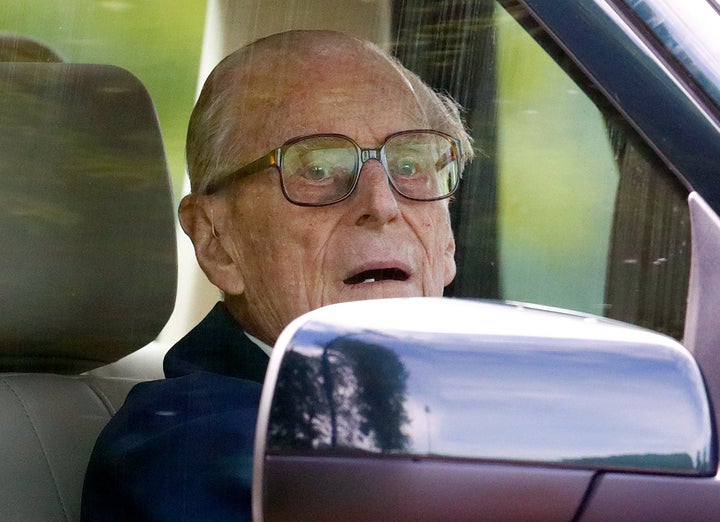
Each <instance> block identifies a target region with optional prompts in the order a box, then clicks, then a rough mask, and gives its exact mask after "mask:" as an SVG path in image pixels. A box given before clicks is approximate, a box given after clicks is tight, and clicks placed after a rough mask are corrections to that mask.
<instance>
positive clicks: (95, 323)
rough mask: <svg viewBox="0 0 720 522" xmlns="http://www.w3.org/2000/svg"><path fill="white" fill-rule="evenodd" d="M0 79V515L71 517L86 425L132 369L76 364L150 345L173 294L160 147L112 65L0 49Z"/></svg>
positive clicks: (149, 109) (126, 81)
mask: <svg viewBox="0 0 720 522" xmlns="http://www.w3.org/2000/svg"><path fill="white" fill-rule="evenodd" d="M0 91H2V93H3V98H4V99H5V100H10V101H11V102H7V103H3V104H2V107H0V122H2V123H1V126H2V129H0V150H2V155H3V161H2V166H0V176H1V177H2V181H3V185H4V190H3V193H2V211H0V213H2V217H1V218H0V236H1V237H3V239H4V241H5V245H7V246H9V245H11V247H10V248H6V249H5V251H4V253H3V256H1V258H0V278H1V279H2V288H3V299H2V304H0V307H1V308H2V310H1V311H0V332H1V333H0V336H1V339H0V346H1V347H2V348H0V350H1V351H0V371H2V374H1V375H0V382H1V383H2V385H1V386H0V410H1V411H2V412H3V422H2V424H1V426H0V447H1V449H0V454H2V455H3V458H2V459H0V462H2V463H1V464H0V469H2V474H3V476H4V477H6V479H5V480H3V485H2V487H0V519H1V520H43V521H48V520H78V519H79V517H80V499H81V492H82V484H83V478H84V474H85V468H86V466H87V463H88V460H89V458H90V453H91V451H92V448H93V445H94V442H95V439H96V438H97V436H98V434H99V433H100V430H101V429H102V428H103V426H104V425H105V424H106V423H107V421H108V420H109V419H110V417H111V416H112V415H113V414H114V413H115V412H116V411H117V409H118V408H119V407H120V406H121V405H122V402H123V400H124V398H125V395H126V394H127V392H128V391H129V389H130V388H131V387H132V386H133V385H134V384H135V383H136V382H138V379H132V378H118V377H103V376H96V375H92V374H88V373H87V372H88V371H89V370H92V369H93V368H97V367H100V366H103V365H105V364H108V363H110V362H113V361H115V360H117V359H119V358H121V357H123V356H124V355H126V354H129V353H131V352H134V351H135V350H137V349H139V348H141V347H143V346H145V345H147V344H148V343H150V342H151V341H152V340H153V339H155V338H156V337H157V335H158V333H159V332H160V330H161V329H162V327H163V326H164V325H165V323H166V322H167V320H168V317H169V316H170V313H171V312H172V309H173V306H174V300H175V293H176V281H177V268H176V264H177V261H176V256H175V222H174V218H173V204H172V192H171V190H170V184H169V179H168V174H167V166H166V162H165V153H164V149H163V146H162V139H161V136H160V130H159V126H158V121H157V116H156V113H155V108H154V106H153V104H152V102H151V100H150V97H149V96H148V94H147V91H146V90H145V88H144V87H143V86H142V85H141V84H140V82H139V81H138V80H137V79H136V78H135V77H134V76H132V75H131V74H130V73H128V72H127V71H125V70H123V69H120V68H117V67H112V66H102V65H98V66H95V65H77V64H63V63H40V64H38V63H3V64H0ZM38 150H42V151H43V154H42V155H38V153H37V151H38ZM48 259H52V260H53V263H48V262H47V260H48Z"/></svg>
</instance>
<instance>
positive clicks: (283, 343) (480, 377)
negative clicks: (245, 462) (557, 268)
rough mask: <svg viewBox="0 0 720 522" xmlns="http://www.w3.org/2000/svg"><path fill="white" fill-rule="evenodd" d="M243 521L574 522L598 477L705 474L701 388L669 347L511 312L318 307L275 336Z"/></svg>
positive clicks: (679, 353)
mask: <svg viewBox="0 0 720 522" xmlns="http://www.w3.org/2000/svg"><path fill="white" fill-rule="evenodd" d="M254 466H255V477H254V484H253V513H254V518H255V519H256V520H263V519H267V520H273V521H275V520H299V519H303V520H305V519H309V520H314V521H321V520H340V519H341V520H388V519H392V520H421V519H445V520H465V519H467V520H472V519H477V517H478V516H479V515H482V516H483V517H486V518H491V519H496V518H502V519H506V518H514V519H528V518H533V519H538V518H541V519H571V518H572V517H573V515H574V513H575V510H576V509H577V507H578V505H579V504H580V502H581V501H582V498H583V495H584V494H585V492H586V491H587V489H588V486H589V484H590V482H591V480H592V478H593V476H594V474H595V473H596V472H597V471H598V470H604V471H623V472H630V473H644V474H647V473H653V474H662V475H669V476H672V475H675V476H683V477H688V476H690V477H703V476H705V477H706V476H713V475H714V474H715V471H716V468H717V455H716V452H715V434H714V431H713V425H712V423H711V413H710V407H709V402H708V398H707V395H706V391H705V387H704V384H703V379H702V376H701V374H700V371H699V370H698V367H697V365H696V364H695V361H694V360H693V358H692V357H691V356H690V354H689V353H688V352H687V351H686V350H685V349H684V348H683V347H682V346H681V345H680V344H678V343H677V342H676V341H674V340H672V339H670V338H668V337H665V336H663V335H660V334H657V333H654V332H651V331H648V330H644V329H641V328H637V327H633V326H629V325H625V324H622V323H618V322H614V321H608V320H605V319H601V318H597V317H590V316H585V315H581V314H575V313H569V312H562V311H558V310H552V309H543V308H538V307H534V308H533V307H530V306H525V305H519V304H512V303H506V304H501V303H490V302H482V301H465V300H459V299H457V300H456V299H439V298H438V299H430V298H412V299H387V300H375V301H364V302H352V303H344V304H338V305H333V306H329V307H326V308H322V309H319V310H316V311H314V312H311V313H309V314H306V315H305V316H303V317H301V318H299V319H297V320H296V321H294V322H293V323H292V324H291V325H290V326H288V328H287V329H286V330H285V331H284V332H283V334H282V335H281V337H280V339H279V340H278V342H277V344H276V346H275V349H274V351H273V354H272V358H271V361H270V367H269V369H268V374H267V377H266V381H265V386H264V388H263V395H262V399H261V403H260V413H259V418H258V424H257V432H256V448H255V461H254Z"/></svg>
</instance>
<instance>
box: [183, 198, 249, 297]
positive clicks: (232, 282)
mask: <svg viewBox="0 0 720 522" xmlns="http://www.w3.org/2000/svg"><path fill="white" fill-rule="evenodd" d="M178 217H179V218H180V226H182V229H183V230H184V231H185V233H186V234H187V235H188V236H189V237H190V240H191V241H192V243H193V246H194V247H195V257H197V260H198V263H199V264H200V268H202V270H203V272H205V275H206V276H207V278H208V279H209V280H210V282H211V283H212V284H214V285H215V286H217V287H218V288H219V289H220V290H222V291H223V292H225V294H228V295H239V294H242V293H243V292H244V291H245V281H244V279H243V277H242V273H241V270H240V265H239V259H237V250H236V248H235V246H234V243H233V240H232V237H230V234H229V231H230V230H231V227H230V226H229V225H230V218H231V215H230V206H229V205H228V203H227V200H226V199H225V198H223V197H222V196H198V195H194V194H190V195H188V196H185V197H184V198H183V199H182V201H180V207H179V208H178Z"/></svg>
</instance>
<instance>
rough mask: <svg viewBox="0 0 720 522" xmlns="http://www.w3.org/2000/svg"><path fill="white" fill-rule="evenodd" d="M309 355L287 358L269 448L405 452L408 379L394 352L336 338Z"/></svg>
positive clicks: (298, 354) (293, 354)
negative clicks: (327, 448)
mask: <svg viewBox="0 0 720 522" xmlns="http://www.w3.org/2000/svg"><path fill="white" fill-rule="evenodd" d="M308 355H310V354H302V353H299V352H295V351H291V352H288V353H287V357H286V363H285V364H283V367H282V370H281V374H280V376H279V378H278V386H277V388H276V391H275V400H274V401H273V409H272V414H271V417H270V418H271V423H270V426H269V432H268V447H269V448H283V447H285V448H288V447H292V448H295V449H310V448H312V449H317V448H322V447H330V448H339V447H344V448H353V449H362V450H366V451H374V452H383V453H387V452H393V451H399V450H403V449H405V447H406V445H407V443H408V436H407V435H406V433H405V431H404V430H405V429H406V426H407V424H408V421H409V419H408V415H407V412H406V411H405V401H406V398H407V397H406V391H407V378H408V373H407V370H406V369H405V367H404V365H403V363H402V361H401V360H400V358H399V357H398V355H397V354H396V353H395V352H393V351H392V350H389V349H387V348H385V347H384V346H382V345H379V344H374V343H371V342H367V341H365V340H364V339H362V338H353V337H338V338H337V339H334V340H333V341H332V342H330V343H329V344H328V345H327V346H324V347H323V348H322V349H321V350H316V351H314V352H312V355H310V356H308Z"/></svg>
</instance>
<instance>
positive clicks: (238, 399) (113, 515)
mask: <svg viewBox="0 0 720 522" xmlns="http://www.w3.org/2000/svg"><path fill="white" fill-rule="evenodd" d="M267 363H268V357H267V355H266V354H265V353H264V352H263V351H262V350H261V349H260V348H259V347H258V346H257V345H255V344H254V343H253V342H252V341H250V339H248V338H247V337H246V336H245V334H244V333H243V331H242V329H241V328H240V326H239V325H238V324H237V323H236V322H235V321H234V319H233V318H232V317H231V316H230V314H229V313H228V312H227V310H225V308H224V306H223V305H222V303H218V304H217V305H216V306H215V308H213V310H212V311H211V312H210V314H208V316H207V317H206V318H205V319H204V320H203V321H202V322H201V323H200V324H199V325H198V326H197V327H195V329H193V330H192V331H191V332H190V333H189V334H188V335H187V336H185V337H184V338H183V339H182V340H181V341H179V342H178V343H177V344H176V345H175V346H174V347H173V348H172V349H171V350H170V351H169V352H168V354H167V355H166V357H165V360H164V371H165V376H166V379H164V380H160V381H152V382H145V383H141V384H138V385H137V386H135V387H134V388H133V389H132V390H131V391H130V393H129V394H128V397H127V399H126V401H125V404H124V405H123V407H122V408H121V409H120V411H118V413H117V415H115V416H114V417H113V418H112V420H111V421H110V422H109V423H108V425H107V426H106V428H105V429H104V430H103V432H102V433H101V435H100V437H99V438H98V440H97V442H96V444H95V448H94V450H93V454H92V457H91V459H90V464H89V466H88V471H87V474H86V476H85V485H84V489H83V505H82V520H83V521H86V522H89V521H119V520H123V521H125V520H128V521H129V520H133V521H143V520H157V521H161V520H162V521H165V520H167V521H170V520H172V521H197V520H213V521H215V520H233V521H238V520H250V519H251V510H250V492H251V484H252V456H253V438H254V433H255V421H256V418H257V410H258V403H259V401H260V389H261V386H262V381H263V378H264V376H265V370H266V369H267Z"/></svg>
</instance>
